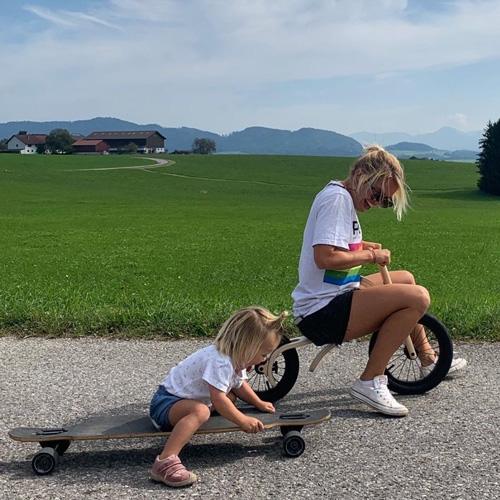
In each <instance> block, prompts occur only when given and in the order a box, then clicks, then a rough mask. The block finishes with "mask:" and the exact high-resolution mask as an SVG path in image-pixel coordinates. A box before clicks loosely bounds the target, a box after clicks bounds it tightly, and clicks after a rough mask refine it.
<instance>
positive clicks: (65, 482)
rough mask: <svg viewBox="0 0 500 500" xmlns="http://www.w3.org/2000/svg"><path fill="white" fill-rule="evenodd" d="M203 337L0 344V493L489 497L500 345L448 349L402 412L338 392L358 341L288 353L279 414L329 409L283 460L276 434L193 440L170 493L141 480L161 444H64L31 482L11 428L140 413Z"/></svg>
mask: <svg viewBox="0 0 500 500" xmlns="http://www.w3.org/2000/svg"><path fill="white" fill-rule="evenodd" d="M208 343H209V341H203V340H182V341H166V342H160V341H117V340H103V339H49V340H47V339H36V338H28V339H18V338H13V337H5V338H0V401H1V409H2V411H1V414H0V444H1V446H0V499H2V500H4V499H5V500H10V499H12V500H24V499H26V500H27V499H30V500H31V499H51V500H54V499H61V500H62V499H64V500H66V499H67V500H71V499H82V498H89V499H94V498H95V499H101V498H109V499H160V498H161V499H164V498H166V497H167V498H171V499H177V498H179V499H183V498H197V497H200V498H201V497H202V498H204V499H212V498H213V499H215V498H221V497H222V498H228V499H230V498H238V499H241V500H245V499H256V498H268V497H274V498H279V499H281V498H283V499H285V498H286V499H299V498H300V499H304V498H315V499H316V498H334V499H335V498H339V499H344V498H345V499H376V500H378V499H384V500H392V499H394V500H396V499H398V500H402V499H410V498H411V499H413V498H419V499H432V500H439V499H447V500H448V499H481V500H482V499H485V500H488V499H492V500H493V499H498V498H500V465H499V464H500V452H499V447H498V428H499V424H500V384H499V383H498V378H499V373H500V371H499V367H498V362H497V359H498V358H499V354H500V344H459V345H458V346H456V350H457V351H458V352H459V355H461V356H464V357H466V358H467V359H468V361H469V367H468V369H467V370H466V372H465V373H461V374H459V375H457V376H456V377H454V378H449V379H446V380H445V381H444V382H443V383H441V384H440V385H439V386H438V387H437V388H436V389H434V390H433V391H430V392H429V393H427V394H425V395H422V396H397V399H398V400H399V401H400V402H402V403H403V404H405V405H406V406H407V407H408V408H409V410H410V415H409V416H408V417H406V418H403V419H391V418H388V417H384V416H382V415H380V414H377V413H375V412H372V411H370V409H368V408H367V407H365V406H364V405H362V404H360V403H358V402H356V401H354V400H352V399H351V398H350V397H349V395H348V393H347V390H348V388H349V386H350V384H351V383H352V381H353V380H354V378H355V376H357V375H358V374H359V373H360V372H361V370H362V368H363V366H364V363H365V361H366V355H367V344H366V343H359V342H355V343H349V344H346V345H345V346H343V347H342V348H341V349H339V350H333V351H332V352H331V353H330V354H329V355H328V356H327V357H326V358H325V359H324V360H323V361H322V362H321V364H320V365H319V367H318V369H317V370H316V371H315V372H314V373H309V372H308V366H309V364H310V362H311V361H312V359H313V357H314V354H315V353H316V352H317V350H316V348H314V347H313V346H307V347H303V348H300V350H299V357H300V362H301V371H300V375H299V379H298V381H297V383H296V385H295V387H294V389H293V390H292V392H291V393H290V394H289V395H288V396H287V397H286V398H285V399H284V400H283V401H281V402H279V403H278V405H277V406H278V408H279V409H280V410H281V411H302V410H306V409H314V408H328V409H330V410H331V412H332V418H331V420H329V421H328V422H326V423H323V424H320V425H316V426H311V427H308V428H306V429H304V435H305V439H306V451H305V452H304V454H303V455H302V456H301V457H299V458H297V459H290V458H286V457H284V456H283V454H282V448H281V444H280V433H279V430H270V431H266V432H264V433H261V434H259V435H245V434H244V433H239V432H238V433H229V434H214V435H207V436H195V437H194V438H193V439H192V441H191V443H190V444H189V445H188V446H187V447H186V448H185V449H184V451H183V454H182V458H183V460H184V462H185V463H186V465H187V466H188V467H189V469H190V470H192V471H193V472H195V473H196V474H197V475H198V477H199V482H198V483H197V484H195V485H194V486H193V487H191V488H187V489H180V490H174V489H170V488H167V487H165V486H163V485H159V484H155V483H153V482H151V481H150V480H149V479H148V474H149V468H150V466H151V464H152V462H153V460H154V457H155V456H156V454H157V453H158V452H159V451H160V450H161V448H162V446H163V439H160V438H150V439H135V440H113V441H85V442H79V443H73V444H72V445H71V447H70V448H69V450H68V451H67V452H66V453H65V455H64V457H63V458H62V459H61V462H60V464H59V466H58V468H57V470H56V471H55V472H54V473H53V474H52V475H50V476H43V477H38V476H35V475H34V474H33V472H32V470H31V457H32V455H33V454H34V453H35V452H36V451H37V450H38V445H37V444H36V443H35V444H31V443H18V442H14V441H12V440H11V439H9V437H8V435H7V432H8V430H9V429H10V428H12V427H19V426H31V425H33V426H35V425H36V426H46V427H54V426H61V425H63V424H69V423H76V422H78V421H81V420H83V419H85V418H87V417H89V416H95V415H111V414H123V413H135V412H144V413H146V412H147V407H148V404H149V400H150V398H151V396H152V394H153V393H154V391H155V389H156V386H157V384H158V383H159V382H160V381H161V379H162V378H163V376H164V374H166V373H167V372H168V370H169V369H170V368H171V367H172V366H173V365H174V364H176V363H178V362H179V361H181V360H182V359H183V358H184V357H186V356H187V355H188V354H190V353H191V352H193V351H194V350H196V349H199V348H201V347H203V346H205V345H207V344H208Z"/></svg>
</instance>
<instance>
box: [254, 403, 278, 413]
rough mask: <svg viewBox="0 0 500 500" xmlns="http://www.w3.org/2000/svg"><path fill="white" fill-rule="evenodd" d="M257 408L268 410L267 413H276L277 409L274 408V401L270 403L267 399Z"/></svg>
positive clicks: (263, 410)
mask: <svg viewBox="0 0 500 500" xmlns="http://www.w3.org/2000/svg"><path fill="white" fill-rule="evenodd" d="M257 410H259V411H262V412H266V413H274V412H275V411H276V409H275V408H274V406H273V404H272V403H268V402H267V401H261V402H260V403H259V405H258V406H257Z"/></svg>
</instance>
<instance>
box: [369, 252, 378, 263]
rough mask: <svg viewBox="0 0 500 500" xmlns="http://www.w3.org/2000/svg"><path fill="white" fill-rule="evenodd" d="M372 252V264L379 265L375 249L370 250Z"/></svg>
mask: <svg viewBox="0 0 500 500" xmlns="http://www.w3.org/2000/svg"><path fill="white" fill-rule="evenodd" d="M370 252H371V253H372V264H376V263H377V254H376V253H375V250H373V248H370Z"/></svg>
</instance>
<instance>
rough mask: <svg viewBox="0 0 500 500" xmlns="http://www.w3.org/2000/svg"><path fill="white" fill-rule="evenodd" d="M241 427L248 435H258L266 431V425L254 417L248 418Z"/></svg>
mask: <svg viewBox="0 0 500 500" xmlns="http://www.w3.org/2000/svg"><path fill="white" fill-rule="evenodd" d="M240 427H241V429H242V430H243V431H245V432H246V433H248V434H256V433H257V432H260V431H263V430H264V424H263V423H262V422H261V421H260V420H258V419H256V418H253V417H246V418H245V420H244V421H243V423H242V424H241V425H240Z"/></svg>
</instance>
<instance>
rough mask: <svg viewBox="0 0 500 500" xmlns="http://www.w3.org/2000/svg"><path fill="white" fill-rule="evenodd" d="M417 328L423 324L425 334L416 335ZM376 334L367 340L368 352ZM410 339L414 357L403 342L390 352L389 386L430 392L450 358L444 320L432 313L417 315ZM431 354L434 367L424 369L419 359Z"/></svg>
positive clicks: (405, 391)
mask: <svg viewBox="0 0 500 500" xmlns="http://www.w3.org/2000/svg"><path fill="white" fill-rule="evenodd" d="M420 327H423V331H424V332H425V337H424V336H423V335H421V334H417V332H418V330H417V329H420ZM378 333H379V332H378V331H377V332H375V333H373V334H372V337H371V339H370V346H369V353H370V354H371V352H372V350H373V348H374V346H375V343H376V342H377V337H378ZM425 338H426V339H427V342H425V340H424V339H425ZM412 340H413V345H414V348H415V350H416V353H417V358H416V359H411V358H410V356H409V353H408V350H407V349H406V347H405V346H404V345H402V346H401V347H400V348H399V349H398V350H397V351H396V352H395V353H394V354H393V355H392V357H391V359H390V360H389V363H388V364H387V368H386V370H385V374H386V375H387V378H388V387H389V389H391V390H392V391H394V392H397V393H399V394H423V393H424V392H427V391H430V390H431V389H433V388H434V387H436V386H437V385H438V384H439V383H440V382H441V381H442V380H443V379H444V378H445V377H446V375H447V374H448V370H449V369H450V366H451V362H452V360H453V344H452V341H451V338H450V335H449V333H448V331H447V330H446V327H445V326H444V325H443V323H441V322H440V321H439V320H438V319H437V318H436V317H434V316H432V314H425V315H424V316H422V318H420V320H419V321H418V324H417V326H416V327H415V330H414V333H412ZM434 354H436V355H437V362H436V364H435V366H434V367H433V369H432V370H429V369H426V368H425V367H424V366H423V365H422V360H425V359H426V358H427V356H432V355H434ZM427 359H428V358H427Z"/></svg>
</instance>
